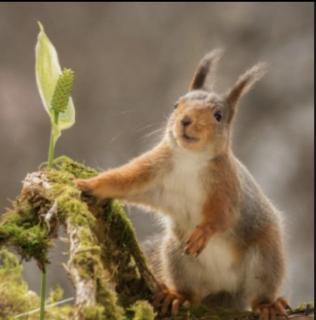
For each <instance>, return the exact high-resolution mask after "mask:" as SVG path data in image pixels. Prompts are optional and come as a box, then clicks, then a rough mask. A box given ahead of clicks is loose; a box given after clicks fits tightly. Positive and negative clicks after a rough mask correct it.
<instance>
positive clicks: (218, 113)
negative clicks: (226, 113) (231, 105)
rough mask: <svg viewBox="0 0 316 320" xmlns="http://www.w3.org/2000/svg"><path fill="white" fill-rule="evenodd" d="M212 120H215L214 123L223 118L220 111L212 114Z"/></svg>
mask: <svg viewBox="0 0 316 320" xmlns="http://www.w3.org/2000/svg"><path fill="white" fill-rule="evenodd" d="M214 118H215V119H216V121H218V122H220V121H221V120H222V118H223V114H222V112H221V111H216V112H215V113H214Z"/></svg>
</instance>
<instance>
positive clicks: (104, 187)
mask: <svg viewBox="0 0 316 320" xmlns="http://www.w3.org/2000/svg"><path fill="white" fill-rule="evenodd" d="M169 157H170V149H169V148H168V146H166V145H165V144H162V145H159V146H157V147H156V148H155V149H153V150H151V151H149V152H147V153H145V154H143V155H142V156H141V157H138V158H136V159H134V160H132V161H131V162H129V163H127V164H126V165H123V166H121V167H119V168H116V169H110V170H107V171H105V172H103V173H101V174H99V175H98V176H97V177H94V178H90V179H78V180H76V184H77V186H78V187H79V188H80V189H82V190H84V191H88V192H92V193H93V194H94V195H95V196H98V197H101V198H122V197H126V196H128V195H133V194H134V193H137V192H141V191H142V189H143V188H145V187H148V185H149V184H151V183H153V182H154V180H155V179H157V178H159V174H160V173H161V171H162V170H164V169H165V167H166V161H165V160H166V159H168V158H169Z"/></svg>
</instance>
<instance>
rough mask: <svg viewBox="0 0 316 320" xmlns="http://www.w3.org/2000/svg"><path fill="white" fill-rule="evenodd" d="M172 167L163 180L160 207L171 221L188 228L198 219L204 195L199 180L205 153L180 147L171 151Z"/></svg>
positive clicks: (198, 220)
mask: <svg viewBox="0 0 316 320" xmlns="http://www.w3.org/2000/svg"><path fill="white" fill-rule="evenodd" d="M172 161H173V166H172V170H171V171H170V172H169V173H168V174H167V175H166V176H165V177H164V179H163V181H162V199H161V205H162V207H163V208H162V209H163V210H164V211H165V212H166V213H168V214H169V215H170V216H171V218H172V220H173V221H174V223H176V224H178V225H181V226H182V227H184V228H185V229H191V228H192V227H194V226H196V225H197V224H198V223H200V220H201V218H202V216H201V210H202V206H203V201H204V199H205V190H203V188H204V186H203V184H202V177H201V176H202V174H203V169H205V168H206V165H207V158H206V156H205V155H200V154H194V153H191V152H185V151H181V152H180V151H179V152H175V153H174V155H173V159H172Z"/></svg>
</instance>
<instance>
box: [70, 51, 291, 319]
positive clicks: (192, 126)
mask: <svg viewBox="0 0 316 320" xmlns="http://www.w3.org/2000/svg"><path fill="white" fill-rule="evenodd" d="M222 53H223V51H222V50H221V49H215V50H213V51H211V52H210V53H208V54H206V55H205V56H204V57H203V58H202V59H201V61H200V63H199V64H198V66H197V69H196V71H195V73H194V76H193V79H192V81H191V83H190V86H189V90H188V92H187V93H186V94H184V95H183V96H181V97H180V98H179V99H178V100H177V102H176V104H175V106H174V111H173V112H172V113H171V115H170V117H169V119H168V123H167V126H166V130H165V133H164V135H163V138H162V140H161V141H160V142H159V143H158V144H157V145H156V146H155V147H154V148H153V149H152V150H150V151H148V152H146V153H144V154H141V155H140V156H138V157H136V158H134V159H132V160H131V161H130V162H128V163H127V164H125V165H122V166H120V167H118V168H114V169H109V170H107V171H105V172H103V173H101V174H99V175H98V176H96V177H93V178H89V179H77V180H76V181H75V184H76V186H77V187H78V188H79V189H80V190H82V192H87V193H89V194H91V195H93V196H96V197H98V198H118V199H123V200H125V201H127V202H128V203H131V204H135V205H141V206H145V207H149V208H151V209H152V210H154V211H156V212H161V213H163V215H164V216H165V217H166V220H167V226H166V231H165V233H164V235H163V236H162V237H160V238H159V239H158V241H153V242H151V245H152V248H151V250H149V251H152V252H155V256H154V257H152V259H151V260H152V261H154V260H155V261H156V262H158V263H156V270H157V275H158V276H159V280H160V281H161V286H160V287H159V291H158V292H157V293H156V294H155V296H154V299H153V305H154V306H155V307H156V308H157V309H158V310H159V312H160V314H162V315H166V314H171V315H175V314H177V313H178V311H179V308H180V307H181V306H188V305H189V304H200V303H206V302H207V301H209V303H212V301H213V302H214V301H215V302H216V303H217V305H218V303H219V304H223V303H224V301H225V303H226V305H227V306H230V307H234V308H237V309H245V308H249V307H252V310H253V311H254V312H256V313H258V314H259V315H260V319H263V320H269V319H271V320H274V319H276V316H277V315H283V316H284V315H286V309H287V308H290V307H289V305H288V302H287V301H286V300H285V299H284V298H283V297H280V296H279V295H278V294H279V290H280V287H281V284H282V280H283V278H284V274H285V253H284V247H283V235H282V233H283V231H282V230H283V228H282V219H281V214H280V212H279V211H278V210H277V209H276V208H275V207H274V206H273V205H272V203H271V202H270V200H269V199H268V198H267V197H266V196H265V195H264V193H263V191H262V190H261V189H260V187H259V186H258V184H257V183H256V181H255V179H254V178H253V177H252V175H251V174H250V172H249V171H248V170H247V168H246V167H245V166H244V165H243V164H242V163H241V162H240V161H239V160H238V159H237V158H236V156H235V155H234V153H233V151H232V148H231V136H232V125H233V122H234V119H235V115H236V111H237V105H238V103H239V100H240V98H241V97H242V96H244V95H245V94H246V93H247V92H248V91H249V90H250V89H251V88H252V87H253V85H254V83H255V82H257V80H259V79H261V78H262V76H263V75H264V74H265V72H266V64H265V63H258V64H256V65H254V66H253V67H252V68H250V69H249V70H247V71H246V72H245V73H243V74H242V75H241V76H240V77H239V78H238V80H237V81H236V82H235V84H234V85H233V86H232V87H231V88H230V89H229V90H227V91H226V92H224V93H222V94H218V93H216V92H215V91H214V89H213V83H214V81H213V80H214V73H215V69H216V66H217V64H218V61H219V59H220V58H221V57H222ZM208 79H209V80H208ZM207 80H208V81H207ZM158 265H159V267H157V266H158ZM153 268H154V269H155V266H153Z"/></svg>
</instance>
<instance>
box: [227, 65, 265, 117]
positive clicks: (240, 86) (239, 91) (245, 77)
mask: <svg viewBox="0 0 316 320" xmlns="http://www.w3.org/2000/svg"><path fill="white" fill-rule="evenodd" d="M266 72H267V64H266V63H264V62H260V63H258V64H256V65H254V66H253V67H252V68H250V69H249V70H247V71H246V72H245V73H244V74H242V75H241V76H240V77H239V79H238V80H237V81H236V83H235V84H234V85H233V87H232V88H231V89H229V90H228V92H227V93H226V94H225V100H226V102H227V104H228V108H229V117H228V122H230V121H231V120H232V118H233V116H234V114H235V109H236V106H237V103H238V101H239V99H240V98H241V97H242V96H243V95H245V94H246V93H247V92H248V91H249V90H250V89H251V88H252V87H253V85H254V84H255V83H256V82H257V81H258V80H260V79H261V78H262V77H263V76H264V75H265V73H266Z"/></svg>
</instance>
